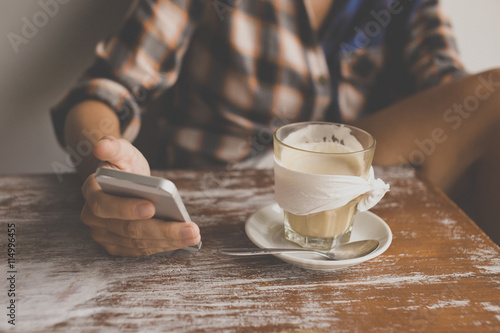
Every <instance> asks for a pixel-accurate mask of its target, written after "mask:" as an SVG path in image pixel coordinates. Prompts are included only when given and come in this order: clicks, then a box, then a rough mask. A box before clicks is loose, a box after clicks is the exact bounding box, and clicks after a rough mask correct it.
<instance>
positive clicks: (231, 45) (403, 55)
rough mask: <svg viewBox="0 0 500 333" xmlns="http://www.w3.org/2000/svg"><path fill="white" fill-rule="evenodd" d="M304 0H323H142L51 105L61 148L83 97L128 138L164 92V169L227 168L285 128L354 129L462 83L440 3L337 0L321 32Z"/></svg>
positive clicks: (427, 0)
mask: <svg viewBox="0 0 500 333" xmlns="http://www.w3.org/2000/svg"><path fill="white" fill-rule="evenodd" d="M304 1H318V0H237V1H229V0H228V1H223V0H206V1H203V0H191V1H189V0H165V1H161V0H144V1H140V2H139V3H138V4H137V6H136V7H135V9H134V10H133V11H132V13H131V15H130V16H129V17H128V18H127V19H126V21H125V22H124V24H123V26H122V28H121V30H120V31H119V33H118V34H117V35H115V36H113V37H111V38H109V39H107V40H106V41H104V42H101V43H100V44H99V45H98V46H97V48H96V53H97V57H96V60H95V63H94V65H93V66H92V67H91V68H90V69H89V70H87V71H86V72H85V73H84V75H83V76H82V77H81V78H80V80H79V81H78V82H77V84H76V85H75V86H74V87H73V88H72V89H71V90H70V91H69V92H68V93H67V94H66V96H65V97H64V98H63V99H62V101H61V102H60V103H58V105H56V106H55V107H54V108H53V110H52V118H53V122H54V125H55V128H56V134H57V136H58V138H59V140H60V142H61V143H62V144H64V143H63V127H64V121H65V116H66V114H67V112H68V110H69V109H70V108H71V106H73V105H75V104H76V103H78V102H81V101H83V100H87V99H93V100H98V101H101V102H104V103H105V104H107V105H108V106H110V107H111V108H112V109H113V110H114V111H115V112H116V114H117V115H118V117H119V119H120V125H121V131H122V135H123V137H124V138H126V139H128V140H130V141H132V140H134V138H135V137H136V136H137V134H138V132H139V128H140V126H141V114H142V112H143V111H144V110H145V109H146V108H147V107H148V106H149V105H150V104H151V101H153V100H156V99H157V98H158V97H159V96H160V95H162V96H163V95H165V92H167V91H168V94H167V95H169V96H170V97H171V98H169V99H168V101H169V102H168V103H165V105H164V106H163V108H162V109H161V111H160V113H161V117H160V120H159V121H158V122H157V123H156V125H157V126H158V128H159V132H162V133H165V135H164V141H165V147H164V149H165V153H167V151H169V152H170V157H169V160H168V163H167V164H168V166H171V167H194V166H199V165H201V164H204V163H209V162H210V163H228V162H229V163H231V162H235V161H241V160H244V159H245V158H250V157H252V156H255V155H258V154H259V153H261V152H263V151H264V150H267V148H268V147H270V146H271V145H272V131H273V130H274V129H275V128H276V127H278V126H280V125H283V124H285V123H289V122H297V121H307V120H328V121H341V122H346V123H352V122H355V121H356V120H358V119H359V118H360V117H363V116H364V115H366V114H367V113H370V112H373V111H377V110H379V109H380V108H383V107H384V106H387V105H388V104H390V103H393V102H394V101H395V100H397V99H399V98H402V97H404V96H406V95H408V94H411V93H413V92H415V91H417V90H420V89H425V88H427V87H430V86H433V85H437V84H440V83H443V82H447V81H450V80H452V79H453V78H455V77H458V76H462V75H463V74H464V70H463V67H462V65H461V63H460V60H459V57H458V53H457V48H456V45H455V41H454V38H453V35H452V31H451V27H450V23H449V21H448V20H447V18H446V17H445V16H444V15H443V14H442V12H441V10H440V7H439V4H438V3H437V1H432V0H400V1H398V0H394V1H390V0H336V1H335V2H334V5H333V6H332V9H331V13H330V14H329V15H327V20H326V23H325V24H323V26H322V27H321V29H319V30H316V31H315V30H313V28H312V26H311V21H310V20H311V19H312V18H311V13H310V12H308V10H307V8H308V6H307V5H308V4H307V3H304ZM165 100H167V99H165ZM172 152H173V153H172Z"/></svg>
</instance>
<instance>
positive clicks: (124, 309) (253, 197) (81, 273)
mask: <svg viewBox="0 0 500 333" xmlns="http://www.w3.org/2000/svg"><path fill="white" fill-rule="evenodd" d="M376 173H377V176H379V177H381V178H382V179H384V180H385V181H387V182H389V183H390V184H391V186H392V188H391V191H390V192H389V193H388V194H387V195H386V197H385V198H384V199H383V200H382V201H381V202H380V203H379V204H378V205H377V206H376V207H375V208H374V209H372V211H373V212H374V213H376V214H377V215H379V216H380V217H382V218H383V219H384V220H385V221H386V222H387V223H388V225H389V226H390V228H391V229H392V232H393V237H394V238H393V242H392V245H391V246H390V248H389V249H388V250H387V251H386V252H385V253H384V254H382V255H381V256H379V257H377V258H375V259H373V260H371V261H368V262H365V263H363V264H361V265H358V266H353V267H350V268H347V269H344V270H340V271H335V272H322V271H310V270H305V269H302V268H298V267H295V266H292V265H290V264H287V263H284V262H282V261H281V260H279V259H277V258H274V257H252V258H235V257H226V256H220V255H218V254H217V253H215V249H217V248H220V247H239V246H241V247H251V246H254V245H253V244H252V243H251V241H250V240H249V239H248V238H247V236H246V234H245V231H244V224H245V221H246V219H247V218H248V217H249V216H250V215H251V214H252V213H253V212H255V211H256V210H258V209H259V208H260V207H262V206H265V205H267V204H269V203H271V202H272V201H273V175H272V172H270V171H253V170H249V171H232V172H227V171H167V172H157V173H156V175H161V176H164V177H166V178H169V179H171V180H173V181H174V182H175V183H176V184H177V185H178V188H179V190H180V191H181V195H182V197H183V198H184V201H185V203H186V206H187V209H188V211H189V212H190V214H191V216H192V218H193V220H195V221H197V222H198V223H199V225H200V228H201V231H202V235H203V244H204V245H203V249H202V251H201V252H199V253H195V254H189V253H187V252H186V251H177V252H175V253H174V254H173V255H170V256H168V255H165V254H160V255H153V256H149V257H138V258H137V257H136V258H120V257H111V256H109V255H107V254H106V253H105V252H104V251H103V250H102V249H101V247H100V246H99V245H97V244H95V243H94V242H93V241H92V240H91V238H90V233H89V231H88V229H87V227H86V226H84V225H83V224H82V223H80V222H79V214H80V209H81V207H82V203H83V201H82V198H81V195H80V184H79V181H78V180H77V178H76V176H74V175H65V176H64V177H63V181H62V182H59V181H58V180H57V178H56V177H55V176H54V175H37V176H27V175H21V176H2V177H0V223H1V226H2V229H1V231H2V234H1V235H0V239H1V242H0V248H1V252H2V267H3V272H4V277H2V279H1V280H2V283H1V285H0V289H1V292H0V294H1V295H2V296H1V297H0V304H1V306H0V307H1V308H2V309H3V311H2V316H1V317H0V318H2V319H1V320H0V330H4V331H5V330H10V329H12V328H13V326H12V325H9V324H8V322H7V321H8V320H10V319H9V317H8V316H6V314H8V313H9V311H10V310H9V309H6V307H7V306H9V304H10V303H9V301H10V299H12V298H10V297H8V295H7V291H8V289H9V288H11V287H12V286H11V285H10V282H11V281H8V280H7V279H6V278H9V277H10V275H12V274H11V273H8V271H15V273H13V274H14V275H15V281H14V287H15V297H14V300H15V303H14V304H15V315H16V317H15V323H16V325H15V329H16V330H17V331H19V332H31V331H33V332H36V331H40V332H51V331H57V330H60V331H63V332H101V331H106V332H107V331H109V332H118V331H119V332H129V331H130V332H132V331H136V330H139V331H144V332H222V331H224V332H316V331H317V332H333V331H335V332H352V331H355V332H368V331H377V332H493V331H496V332H499V331H500V249H499V247H498V246H496V245H495V244H494V243H493V242H492V241H491V240H490V239H489V238H488V237H487V236H485V234H484V233H483V232H482V231H481V230H480V229H479V228H478V227H477V226H476V225H475V224H474V223H473V222H472V221H471V220H470V219H469V218H468V217H467V216H466V215H465V214H464V213H463V212H462V211H460V210H459V209H458V208H457V207H456V206H455V205H454V204H453V203H452V202H451V201H450V200H449V199H448V198H447V197H446V196H445V195H444V194H443V193H441V192H440V191H439V190H437V189H436V188H435V187H433V186H432V185H431V184H429V183H428V182H427V181H425V180H422V179H420V178H418V177H417V176H416V175H415V173H414V171H413V170H409V169H404V168H386V169H376ZM8 224H15V245H16V247H15V248H16V253H15V264H14V265H13V269H12V268H9V267H8V264H7V251H8V248H7V247H8V231H7V229H8V228H7V227H8Z"/></svg>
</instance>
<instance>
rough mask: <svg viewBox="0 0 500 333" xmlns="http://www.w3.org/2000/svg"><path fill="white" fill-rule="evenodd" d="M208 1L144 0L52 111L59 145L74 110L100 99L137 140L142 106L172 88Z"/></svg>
mask: <svg viewBox="0 0 500 333" xmlns="http://www.w3.org/2000/svg"><path fill="white" fill-rule="evenodd" d="M204 6H205V1H202V0H191V1H190V0H141V1H139V3H138V4H137V5H136V6H135V8H134V9H133V11H132V13H131V15H130V16H129V17H128V18H127V19H126V21H125V22H124V24H123V26H122V28H121V29H120V31H119V32H118V33H117V34H116V35H115V36H113V37H111V38H109V39H107V40H106V41H104V42H100V43H99V44H98V45H97V47H96V59H95V62H94V64H93V65H92V66H91V67H90V68H89V69H88V70H87V71H86V72H85V73H84V74H83V75H82V77H81V78H80V79H79V80H78V82H77V83H76V84H75V86H74V87H73V88H72V89H71V90H70V91H69V92H67V94H66V95H65V96H64V97H63V98H62V100H61V101H60V102H59V103H58V104H57V105H55V106H54V107H53V108H52V110H51V116H52V122H53V125H54V127H55V132H56V135H57V138H58V140H59V143H60V144H61V145H64V140H63V137H64V135H63V129H64V122H65V119H66V115H67V113H68V111H69V110H70V108H71V107H72V106H74V105H75V104H77V103H79V102H82V101H84V100H97V101H101V102H103V103H105V104H106V105H108V106H109V107H111V108H112V109H113V110H114V112H116V114H117V115H118V118H119V120H120V128H121V132H122V136H123V137H124V138H125V139H127V140H129V141H133V140H134V139H135V137H136V136H137V134H138V132H139V128H140V122H141V120H140V119H141V107H143V106H145V105H147V103H148V102H150V101H151V100H152V99H154V98H155V97H157V96H159V95H160V94H161V93H162V92H164V91H165V90H166V89H168V88H170V87H171V86H172V85H173V84H174V83H175V82H176V81H177V77H178V75H179V72H180V69H181V65H182V59H183V56H184V54H185V52H186V50H187V47H188V45H189V41H190V40H191V36H192V34H193V32H194V30H195V28H196V26H197V23H198V22H199V20H200V18H201V16H202V13H203V7H204Z"/></svg>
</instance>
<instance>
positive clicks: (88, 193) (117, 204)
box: [82, 175, 155, 220]
mask: <svg viewBox="0 0 500 333" xmlns="http://www.w3.org/2000/svg"><path fill="white" fill-rule="evenodd" d="M82 194H83V197H84V198H85V207H86V209H88V210H90V211H91V212H92V213H93V215H95V216H96V217H100V218H114V219H122V220H137V219H146V218H150V217H153V215H154V214H155V207H154V205H153V204H152V203H151V202H149V201H148V200H144V199H136V198H123V197H118V196H114V195H110V194H107V193H104V192H103V191H102V190H101V187H100V186H99V184H98V183H97V181H96V180H95V175H90V176H89V177H88V178H87V180H86V181H85V183H84V184H83V187H82ZM85 207H84V209H85Z"/></svg>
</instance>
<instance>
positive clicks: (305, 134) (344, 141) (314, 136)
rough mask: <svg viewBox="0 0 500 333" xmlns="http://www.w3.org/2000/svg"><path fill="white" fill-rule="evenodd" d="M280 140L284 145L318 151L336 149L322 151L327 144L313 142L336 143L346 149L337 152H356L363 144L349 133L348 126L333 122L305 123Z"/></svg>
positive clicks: (361, 148)
mask: <svg viewBox="0 0 500 333" xmlns="http://www.w3.org/2000/svg"><path fill="white" fill-rule="evenodd" d="M282 141H283V143H285V144H286V145H288V146H291V147H294V148H298V149H303V150H308V151H313V152H319V153H336V151H324V150H323V149H324V147H328V146H329V145H321V144H318V145H315V144H314V143H323V142H332V143H338V144H339V145H342V146H343V147H345V149H346V151H339V152H356V151H361V150H363V145H362V144H361V143H360V142H359V141H358V139H356V137H355V136H354V135H352V134H351V129H350V128H349V127H346V126H343V125H335V124H329V125H324V126H317V124H311V125H307V126H305V127H303V128H301V129H299V130H297V131H295V132H293V133H290V134H289V135H288V136H287V137H286V138H285V139H283V140H282ZM327 149H328V148H327Z"/></svg>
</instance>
